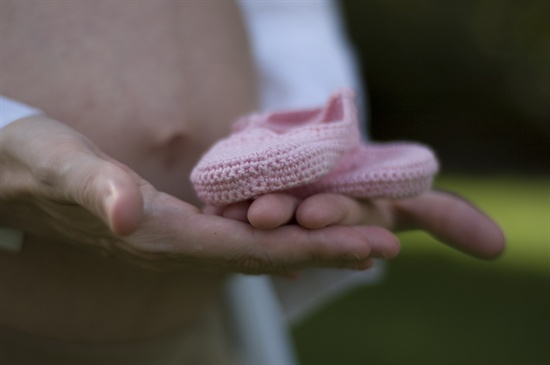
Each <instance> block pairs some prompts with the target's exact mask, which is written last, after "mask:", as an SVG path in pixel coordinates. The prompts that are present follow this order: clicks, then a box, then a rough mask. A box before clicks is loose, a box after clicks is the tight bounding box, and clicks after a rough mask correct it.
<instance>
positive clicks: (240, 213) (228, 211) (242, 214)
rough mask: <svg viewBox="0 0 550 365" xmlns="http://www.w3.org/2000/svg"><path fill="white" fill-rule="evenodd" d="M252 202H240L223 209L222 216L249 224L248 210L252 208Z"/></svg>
mask: <svg viewBox="0 0 550 365" xmlns="http://www.w3.org/2000/svg"><path fill="white" fill-rule="evenodd" d="M250 204H252V202H251V201H249V200H247V201H244V202H238V203H234V204H230V205H228V206H226V207H223V208H222V209H221V216H223V217H225V218H229V219H234V220H237V221H240V222H245V223H248V217H247V214H248V209H249V208H250Z"/></svg>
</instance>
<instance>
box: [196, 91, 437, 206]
mask: <svg viewBox="0 0 550 365" xmlns="http://www.w3.org/2000/svg"><path fill="white" fill-rule="evenodd" d="M233 130H234V132H233V133H232V134H231V135H230V136H228V137H227V138H225V139H222V140H220V141H218V142H217V143H216V144H214V145H213V146H212V148H210V150H209V151H207V152H206V154H205V155H204V156H203V157H202V158H201V160H200V161H199V163H198V164H197V165H196V166H195V168H194V169H193V171H192V172H191V181H192V183H193V186H194V187H195V190H196V192H197V195H198V196H199V198H200V199H201V200H202V201H203V202H205V203H207V204H211V205H227V204H231V203H235V202H239V201H244V200H248V199H252V198H255V197H257V196H260V195H262V194H266V193H271V192H276V191H286V192H289V193H291V194H294V195H296V196H298V197H300V198H305V197H307V196H310V195H313V194H317V193H340V194H346V195H350V196H353V197H359V198H369V199H373V198H404V197H409V196H413V195H417V194H420V193H422V192H423V191H426V190H428V189H430V187H431V184H432V180H433V177H434V175H435V174H436V173H437V170H438V162H437V159H436V157H435V155H434V153H433V152H432V151H431V150H430V149H429V148H427V147H425V146H423V145H420V144H416V143H406V142H394V143H386V144H377V143H363V144H361V142H360V132H359V126H358V122H357V111H356V108H355V104H354V95H353V92H351V91H350V90H347V89H344V90H340V91H338V92H336V93H334V94H333V95H332V96H331V98H330V99H329V100H328V102H327V103H326V104H325V105H324V106H323V107H321V108H316V109H306V110H295V111H288V112H275V113H264V114H252V115H249V116H246V117H243V118H241V119H239V120H238V121H237V122H236V123H235V124H234V126H233Z"/></svg>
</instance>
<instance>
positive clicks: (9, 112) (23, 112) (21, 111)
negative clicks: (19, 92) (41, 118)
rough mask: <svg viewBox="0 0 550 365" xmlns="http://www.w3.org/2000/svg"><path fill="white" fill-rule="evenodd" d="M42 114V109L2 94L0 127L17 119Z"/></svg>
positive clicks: (0, 97)
mask: <svg viewBox="0 0 550 365" xmlns="http://www.w3.org/2000/svg"><path fill="white" fill-rule="evenodd" d="M40 114H44V113H43V112H42V111H41V110H40V109H36V108H33V107H31V106H28V105H25V104H23V103H20V102H18V101H15V100H12V99H9V98H6V97H4V96H0V128H4V127H5V126H7V125H8V124H10V123H13V122H15V121H16V120H19V119H23V118H27V117H31V116H33V115H40Z"/></svg>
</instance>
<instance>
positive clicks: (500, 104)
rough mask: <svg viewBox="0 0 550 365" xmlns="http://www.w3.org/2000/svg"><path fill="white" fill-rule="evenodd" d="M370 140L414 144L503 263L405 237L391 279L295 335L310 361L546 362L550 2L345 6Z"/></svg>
mask: <svg viewBox="0 0 550 365" xmlns="http://www.w3.org/2000/svg"><path fill="white" fill-rule="evenodd" d="M342 5H343V10H344V13H345V15H346V20H347V24H346V25H347V28H348V31H349V34H350V36H351V39H352V41H353V43H354V45H355V47H356V50H357V52H358V57H359V59H360V61H361V66H362V71H363V75H364V76H365V83H366V84H367V85H368V91H369V96H368V99H367V101H368V104H370V116H369V117H370V126H369V131H370V134H371V138H372V139H375V140H416V141H421V142H423V143H426V144H428V145H431V146H433V147H434V149H435V150H436V151H437V153H438V155H439V158H440V160H441V162H442V167H443V168H442V172H441V175H440V176H439V178H438V179H437V181H436V186H438V187H441V188H444V189H448V190H453V191H456V192H459V193H461V194H462V195H464V196H465V197H466V198H468V199H469V200H470V201H472V202H474V203H475V204H476V205H478V206H480V207H481V208H482V209H483V210H485V211H486V212H487V213H489V215H491V216H492V217H494V218H495V220H496V221H497V222H499V223H500V224H501V225H502V227H503V229H504V231H505V234H506V236H507V238H508V246H507V250H506V252H505V254H504V255H503V256H502V257H501V258H499V259H497V260H495V261H491V262H484V261H480V260H477V259H473V258H469V257H467V256H465V255H463V254H460V253H458V252H456V251H453V250H452V249H450V248H447V247H445V246H443V245H441V244H439V243H437V242H436V241H435V240H433V239H432V238H431V237H429V236H427V235H426V234H424V233H420V232H412V233H405V234H401V235H400V238H401V242H402V253H401V255H400V256H399V257H398V258H397V259H395V260H394V261H392V262H391V263H390V264H389V265H388V273H387V276H386V278H385V280H384V281H383V282H381V283H380V284H378V285H375V286H370V287H366V288H359V289H357V290H354V291H353V292H351V293H349V294H348V295H346V296H345V297H343V298H339V299H337V300H335V301H334V302H331V303H329V304H328V305H327V306H326V307H324V308H323V309H321V310H320V311H318V312H316V313H314V314H313V315H311V316H310V317H308V318H307V319H306V320H304V321H303V322H301V323H300V324H298V325H296V326H295V328H294V330H293V335H294V339H295V342H296V346H297V351H298V355H299V357H300V360H301V362H302V364H303V365H307V364H375V365H385V364H387V365H398V364H422V365H428V364H438V365H439V364H441V365H447V364H457V365H458V364H460V365H470V364H472V365H473V364H514V365H532V364H550V169H549V167H550V166H549V165H550V164H549V162H550V157H549V156H550V1H543V0H540V1H539V0H475V1H474V0H346V1H343V2H342Z"/></svg>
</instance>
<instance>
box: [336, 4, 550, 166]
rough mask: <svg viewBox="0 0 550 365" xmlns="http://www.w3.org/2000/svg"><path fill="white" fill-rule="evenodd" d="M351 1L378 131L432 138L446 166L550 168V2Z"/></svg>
mask: <svg viewBox="0 0 550 365" xmlns="http://www.w3.org/2000/svg"><path fill="white" fill-rule="evenodd" d="M342 5H343V10H344V15H345V17H346V21H347V27H348V32H349V34H350V36H351V39H352V42H353V44H354V46H355V48H356V51H357V53H358V57H359V59H360V62H361V65H362V72H363V75H364V77H365V84H366V85H367V86H368V92H369V94H370V95H369V101H368V102H369V104H370V109H371V110H370V112H371V121H370V126H369V129H370V133H371V137H372V138H373V139H375V140H381V141H385V140H396V139H397V140H416V141H421V142H423V143H426V144H428V145H430V146H432V147H433V148H434V149H435V150H436V151H437V153H438V155H439V157H440V159H441V160H442V165H443V172H449V171H451V172H454V171H459V172H472V173H476V174H479V173H483V172H487V173H500V172H503V171H504V172H510V171H515V172H524V173H541V172H543V173H548V172H550V169H548V167H549V166H550V164H549V156H550V104H549V100H550V1H544V0H345V1H342Z"/></svg>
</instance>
